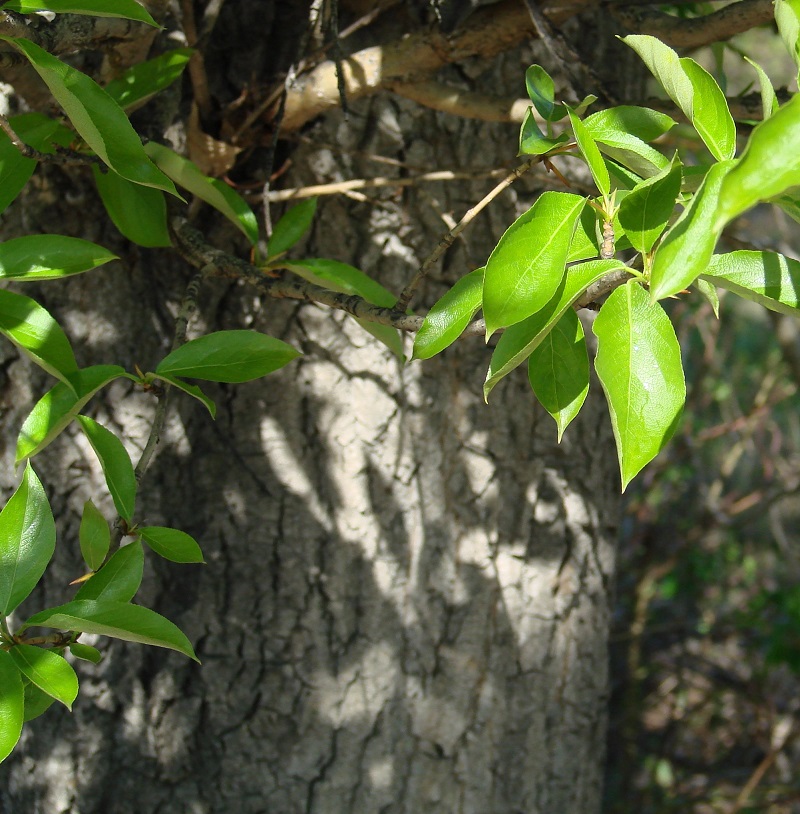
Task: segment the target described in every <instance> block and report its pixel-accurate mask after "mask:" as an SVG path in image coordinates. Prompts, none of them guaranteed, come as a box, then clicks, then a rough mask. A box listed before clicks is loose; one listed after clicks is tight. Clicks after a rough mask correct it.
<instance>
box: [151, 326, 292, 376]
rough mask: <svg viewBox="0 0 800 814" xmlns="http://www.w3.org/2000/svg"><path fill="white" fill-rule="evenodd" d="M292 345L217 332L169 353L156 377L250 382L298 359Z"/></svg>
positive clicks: (246, 334)
mask: <svg viewBox="0 0 800 814" xmlns="http://www.w3.org/2000/svg"><path fill="white" fill-rule="evenodd" d="M299 355H300V351H297V350H295V349H294V348H293V347H292V346H291V345H287V344H286V343H285V342H281V340H280V339H274V338H273V337H271V336H266V335H265V334H261V333H257V332H256V331H217V332H216V333H211V334H207V335H206V336H201V337H200V338H199V339H193V340H192V341H191V342H187V343H186V344H185V345H181V347H179V348H177V349H176V350H174V351H172V353H170V354H169V355H168V356H167V357H166V358H164V359H162V360H161V363H160V364H159V365H158V367H157V368H156V376H161V375H162V374H167V375H169V376H188V377H189V378H191V379H203V380H205V381H209V382H230V383H233V382H249V381H251V380H252V379H258V378H259V377H261V376H266V375H267V374H268V373H272V372H273V371H274V370H278V368H281V367H283V366H284V365H286V364H288V363H289V362H291V361H292V359H295V358H297V357H298V356H299Z"/></svg>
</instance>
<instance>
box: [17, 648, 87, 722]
mask: <svg viewBox="0 0 800 814" xmlns="http://www.w3.org/2000/svg"><path fill="white" fill-rule="evenodd" d="M9 654H10V656H11V658H12V659H14V664H16V665H17V669H18V670H19V671H20V672H21V673H22V675H24V676H25V678H27V679H28V681H30V682H31V683H32V684H35V685H36V686H37V687H38V688H39V689H40V690H41V691H42V692H45V693H47V695H50V696H52V697H53V698H55V699H56V701H60V702H61V703H62V704H63V705H64V706H65V707H66V708H67V709H69V710H71V709H72V702H73V701H74V700H75V699H76V698H77V697H78V676H77V675H75V670H73V669H72V667H71V665H70V664H69V663H68V662H67V660H66V659H65V658H64V657H63V656H59V655H58V653H54V652H53V651H52V650H44V649H43V648H41V647H33V646H32V645H29V644H18V645H16V646H15V647H12V648H11V650H10V651H9Z"/></svg>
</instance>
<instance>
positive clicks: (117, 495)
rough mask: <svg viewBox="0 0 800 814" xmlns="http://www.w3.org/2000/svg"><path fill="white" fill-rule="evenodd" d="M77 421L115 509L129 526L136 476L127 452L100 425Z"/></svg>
mask: <svg viewBox="0 0 800 814" xmlns="http://www.w3.org/2000/svg"><path fill="white" fill-rule="evenodd" d="M76 418H77V420H78V423H79V424H80V425H81V428H82V429H83V432H84V433H85V435H86V437H87V438H88V439H89V443H90V444H91V445H92V449H93V450H94V451H95V454H96V455H97V458H98V460H99V461H100V466H101V467H102V468H103V474H104V475H105V478H106V484H107V485H108V491H109V492H110V493H111V498H112V500H113V501H114V506H115V507H116V509H117V511H118V512H119V514H120V516H121V517H124V518H125V520H127V521H128V522H129V523H130V522H131V521H132V520H133V510H134V506H135V505H136V476H135V475H134V473H133V464H132V463H131V459H130V456H129V455H128V452H127V450H126V449H125V447H124V446H123V444H122V441H120V440H119V438H117V436H116V435H114V433H113V432H111V431H109V430H107V429H106V428H105V427H103V426H102V425H101V424H98V423H97V422H96V421H94V420H93V419H91V418H89V417H88V416H85V415H79V416H76Z"/></svg>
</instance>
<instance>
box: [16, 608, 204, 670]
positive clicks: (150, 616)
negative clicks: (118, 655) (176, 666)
mask: <svg viewBox="0 0 800 814" xmlns="http://www.w3.org/2000/svg"><path fill="white" fill-rule="evenodd" d="M29 627H50V628H57V629H59V630H75V631H79V632H80V633H95V634H98V635H100V636H111V637H112V638H115V639H122V640H124V641H126V642H139V643H140V644H150V645H154V646H155V647H166V648H169V649H170V650H177V651H178V652H179V653H183V654H184V655H185V656H188V657H189V658H190V659H194V660H195V661H199V659H198V658H197V656H196V655H195V654H194V650H193V649H192V645H191V644H190V642H189V640H188V639H187V638H186V636H185V635H184V634H183V633H182V632H181V631H180V630H179V629H178V628H177V627H176V626H175V625H174V624H173V623H172V622H170V621H169V620H168V619H165V618H164V617H163V616H161V615H160V614H158V613H156V612H155V611H152V610H150V609H149V608H143V607H141V606H140V605H131V604H129V603H128V602H114V601H111V600H104V599H98V600H90V599H85V600H75V601H74V602H68V603H67V604H66V605H61V606H60V607H57V608H50V609H49V610H44V611H42V612H41V613H37V614H36V615H35V616H31V618H30V619H28V621H27V622H25V624H24V625H23V626H22V627H21V628H20V630H21V631H22V630H26V629H27V628H29Z"/></svg>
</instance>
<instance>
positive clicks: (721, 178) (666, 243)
mask: <svg viewBox="0 0 800 814" xmlns="http://www.w3.org/2000/svg"><path fill="white" fill-rule="evenodd" d="M735 163H736V162H735V161H723V162H721V163H719V164H714V166H713V167H711V169H710V170H709V171H708V172H707V173H706V177H705V178H704V179H703V183H702V184H701V185H700V189H698V190H697V192H696V193H695V195H694V197H693V198H692V200H691V202H690V203H689V206H687V207H686V209H685V210H684V211H683V213H682V214H681V216H680V217H679V218H678V220H677V221H675V223H674V224H673V225H672V226H671V227H670V229H669V231H668V232H667V233H666V235H665V236H664V239H663V240H662V242H661V245H660V246H659V247H658V248H657V249H656V253H655V256H654V258H653V268H652V271H651V273H650V293H651V295H652V297H653V299H654V300H660V299H662V298H663V297H670V296H672V295H673V294H677V293H678V292H679V291H682V290H683V289H684V288H686V287H687V286H689V285H691V283H693V282H694V281H695V280H696V279H697V278H698V277H699V276H700V275H701V274H702V273H703V272H704V271H705V270H706V267H707V266H708V263H709V261H710V260H711V255H712V254H713V252H714V246H715V245H716V243H717V238H718V237H719V234H720V231H721V225H719V223H718V221H717V220H716V218H717V201H718V199H719V195H720V189H721V188H722V186H723V185H724V183H725V179H726V176H727V175H728V174H729V173H730V172H731V168H732V167H734V166H735Z"/></svg>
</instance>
